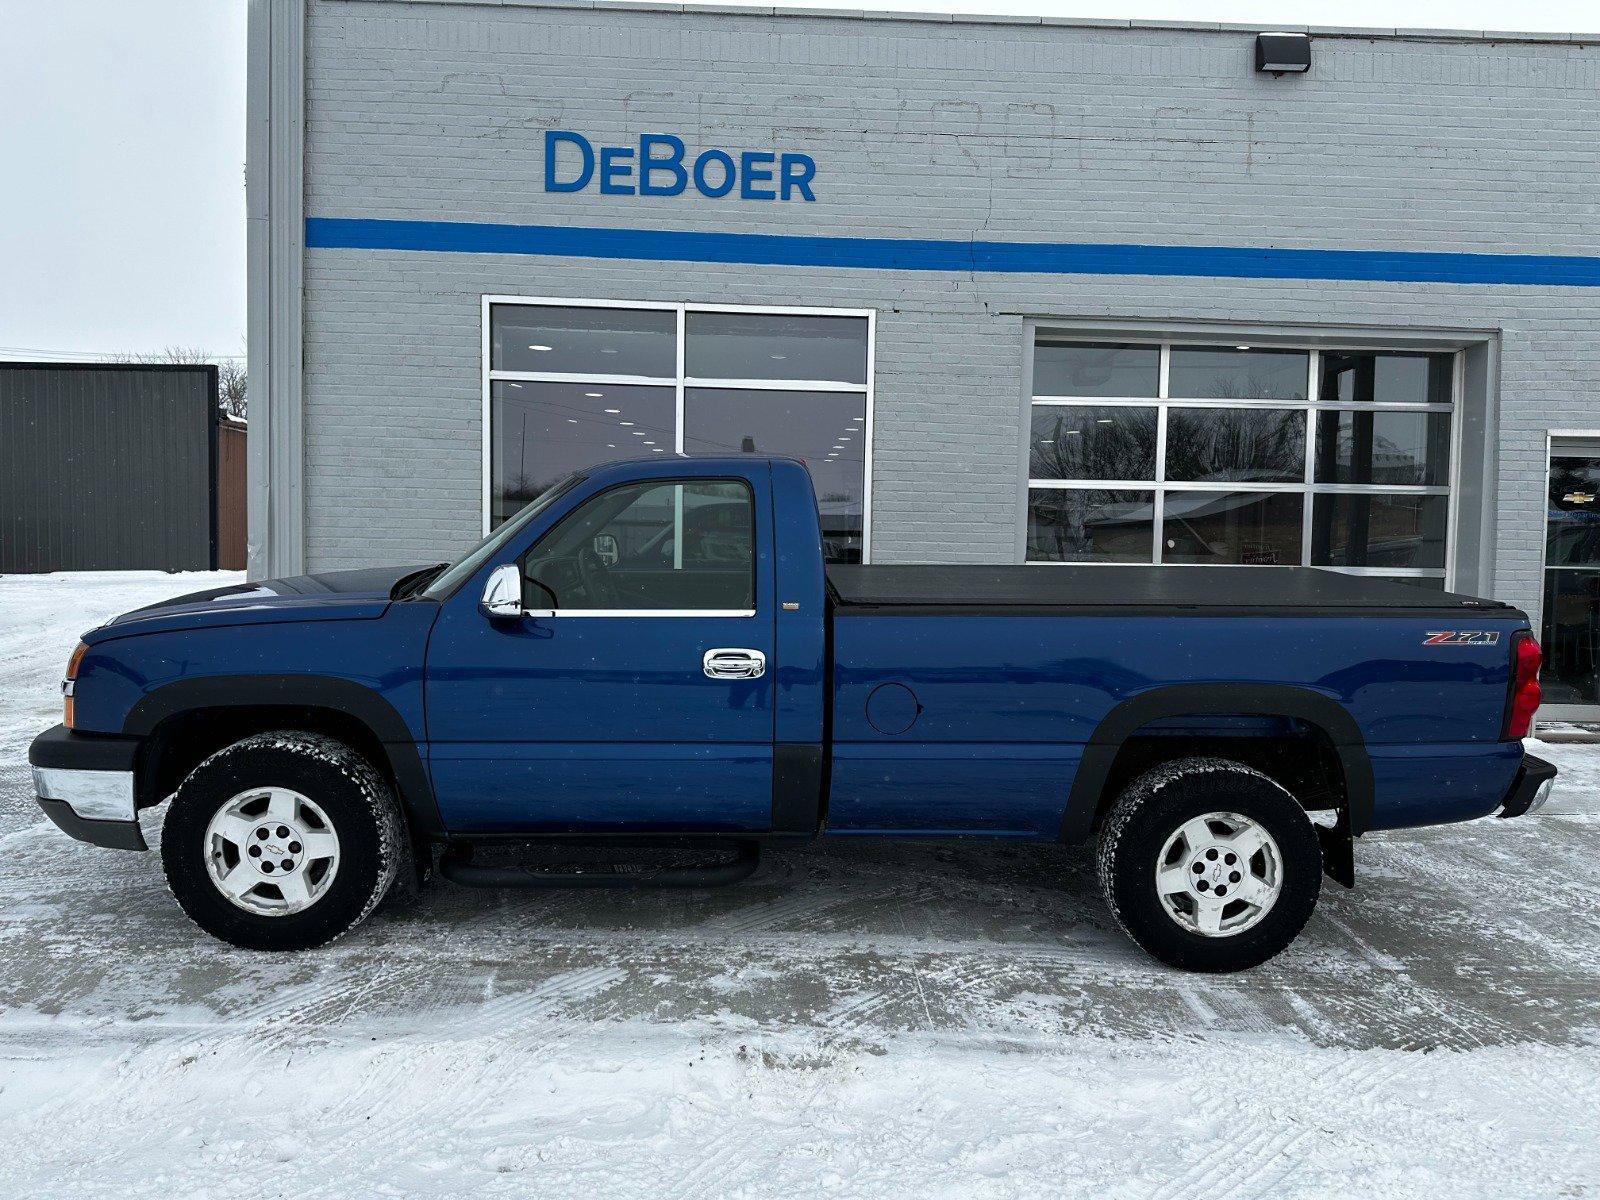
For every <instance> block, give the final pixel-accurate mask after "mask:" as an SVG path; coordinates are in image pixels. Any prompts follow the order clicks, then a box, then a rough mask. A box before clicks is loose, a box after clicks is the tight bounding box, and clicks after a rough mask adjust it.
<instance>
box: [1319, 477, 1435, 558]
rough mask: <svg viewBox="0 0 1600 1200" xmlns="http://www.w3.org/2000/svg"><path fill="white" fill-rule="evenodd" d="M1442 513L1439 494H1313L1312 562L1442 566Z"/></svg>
mask: <svg viewBox="0 0 1600 1200" xmlns="http://www.w3.org/2000/svg"><path fill="white" fill-rule="evenodd" d="M1448 512H1449V499H1448V497H1445V496H1414V495H1413V496H1393V495H1389V496H1386V495H1370V496H1359V495H1357V496H1352V495H1321V496H1318V497H1316V499H1315V502H1314V504H1313V507H1312V516H1311V562H1312V565H1314V566H1339V567H1439V568H1442V567H1443V566H1444V540H1445V539H1444V531H1445V521H1446V518H1447V516H1448Z"/></svg>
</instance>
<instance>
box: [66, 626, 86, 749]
mask: <svg viewBox="0 0 1600 1200" xmlns="http://www.w3.org/2000/svg"><path fill="white" fill-rule="evenodd" d="M88 649H89V647H88V646H86V645H84V644H83V643H82V642H79V643H78V648H77V649H76V650H74V651H73V652H72V657H71V658H69V659H68V660H67V677H66V678H65V679H63V680H62V681H61V700H62V716H61V723H62V724H63V725H65V726H66V727H67V728H68V729H71V728H72V718H73V712H72V693H73V690H74V689H75V687H76V686H77V682H78V665H79V664H80V663H81V662H83V656H84V654H85V653H87V652H88Z"/></svg>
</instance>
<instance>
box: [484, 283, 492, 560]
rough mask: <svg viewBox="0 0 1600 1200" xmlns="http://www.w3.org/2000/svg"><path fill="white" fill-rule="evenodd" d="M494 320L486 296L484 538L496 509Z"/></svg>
mask: <svg viewBox="0 0 1600 1200" xmlns="http://www.w3.org/2000/svg"><path fill="white" fill-rule="evenodd" d="M493 320H494V304H493V301H492V298H491V297H489V296H485V297H484V298H483V376H482V387H483V470H482V475H483V478H482V488H481V499H482V504H483V514H482V515H483V520H482V522H481V524H482V526H483V536H484V537H488V536H489V523H490V521H492V520H493V508H494V497H493V494H492V489H493V487H494V484H493V481H492V479H491V475H492V471H493V468H492V466H491V461H490V460H491V459H492V458H493V455H494V441H493V438H494V431H493V429H492V428H491V427H490V425H491V423H490V419H489V412H490V407H491V395H492V391H491V389H492V385H491V384H490V382H489V381H490V379H491V377H492V372H491V371H490V370H489V367H490V362H489V355H490V351H491V346H490V338H489V326H490V323H491V322H492V321H493Z"/></svg>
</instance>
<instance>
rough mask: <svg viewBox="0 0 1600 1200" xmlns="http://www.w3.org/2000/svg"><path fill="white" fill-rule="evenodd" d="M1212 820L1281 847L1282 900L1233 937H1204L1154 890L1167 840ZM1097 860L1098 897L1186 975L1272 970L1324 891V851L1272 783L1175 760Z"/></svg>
mask: <svg viewBox="0 0 1600 1200" xmlns="http://www.w3.org/2000/svg"><path fill="white" fill-rule="evenodd" d="M1213 813H1229V814H1235V813H1236V814H1239V815H1241V816H1243V817H1247V818H1249V819H1250V820H1251V821H1253V822H1255V823H1256V824H1257V825H1259V826H1260V827H1261V828H1262V829H1264V830H1265V831H1266V832H1267V833H1268V834H1270V835H1271V836H1272V839H1273V841H1275V842H1276V843H1277V848H1278V856H1279V859H1280V860H1281V876H1280V884H1279V890H1278V893H1277V898H1276V900H1274V901H1273V902H1272V903H1271V904H1270V906H1269V905H1265V904H1263V905H1262V906H1261V907H1262V908H1264V909H1265V912H1264V914H1263V915H1261V916H1260V917H1259V918H1257V920H1256V923H1255V924H1254V925H1251V926H1249V927H1248V928H1241V929H1240V930H1239V931H1238V932H1237V933H1232V934H1229V933H1226V932H1223V933H1220V934H1211V935H1207V934H1203V933H1199V932H1196V931H1195V930H1194V929H1191V928H1189V927H1187V926H1186V925H1184V924H1182V923H1180V917H1179V916H1175V915H1173V914H1172V913H1170V912H1169V911H1168V910H1167V908H1166V906H1165V905H1164V904H1163V903H1162V900H1161V896H1160V895H1159V894H1158V888H1157V884H1156V871H1157V867H1158V864H1159V862H1160V859H1161V855H1162V851H1163V849H1164V848H1165V847H1166V846H1167V843H1168V840H1169V839H1170V838H1172V837H1173V835H1174V834H1175V833H1176V832H1177V831H1178V830H1179V829H1180V828H1181V827H1182V826H1183V825H1184V824H1185V823H1186V822H1189V821H1193V820H1194V819H1195V818H1198V817H1204V816H1208V815H1210V814H1213ZM1181 846H1182V843H1180V847H1181ZM1097 858H1098V867H1099V875H1100V888H1101V891H1103V892H1104V893H1105V897H1106V903H1107V904H1109V905H1110V906H1111V912H1112V915H1113V916H1115V917H1116V919H1117V923H1118V924H1119V925H1121V926H1122V928H1123V930H1124V931H1125V932H1126V933H1127V935H1128V936H1129V937H1131V938H1132V939H1133V940H1134V941H1135V942H1137V943H1138V944H1139V945H1140V946H1141V947H1143V949H1145V950H1146V951H1147V952H1149V953H1150V954H1151V955H1153V956H1154V957H1156V958H1158V959H1160V960H1161V961H1162V962H1164V963H1166V964H1167V965H1169V966H1173V967H1179V968H1182V969H1183V970H1186V971H1211V972H1222V971H1243V970H1246V969H1248V968H1250V967H1254V966H1259V965H1260V964H1261V963H1264V962H1266V961H1267V960H1268V959H1269V958H1272V957H1273V956H1274V955H1276V954H1278V953H1279V952H1280V951H1282V950H1283V949H1284V948H1285V947H1287V946H1288V945H1289V943H1290V942H1292V941H1294V939H1295V938H1296V937H1297V936H1299V933H1300V931H1301V930H1302V929H1303V928H1305V924H1306V922H1307V921H1308V920H1309V919H1310V917H1311V910H1312V909H1313V908H1315V907H1316V903H1317V896H1318V895H1319V894H1320V892H1321V890H1322V846H1321V844H1320V843H1319V842H1318V840H1317V834H1316V830H1315V828H1314V827H1313V826H1312V824H1311V821H1310V819H1309V818H1308V817H1307V816H1306V814H1305V810H1304V809H1302V808H1301V806H1300V804H1299V803H1298V802H1297V801H1296V800H1295V798H1294V797H1293V796H1292V795H1290V794H1289V792H1288V791H1286V790H1285V789H1284V788H1283V787H1282V786H1281V785H1279V784H1278V783H1277V782H1276V781H1274V780H1272V779H1269V778H1268V777H1267V776H1265V775H1263V774H1262V773H1261V772H1259V771H1257V770H1255V769H1253V768H1251V767H1247V766H1245V765H1244V764H1243V763H1239V762H1234V761H1232V760H1230V759H1223V758H1185V759H1176V760H1174V761H1172V762H1168V763H1163V764H1161V765H1160V766H1158V767H1155V768H1153V769H1151V770H1149V771H1147V772H1145V774H1143V775H1141V776H1139V778H1137V779H1135V780H1134V781H1133V782H1132V783H1131V784H1129V785H1128V787H1127V788H1126V790H1124V791H1123V793H1122V795H1121V796H1119V797H1118V798H1117V801H1116V803H1115V805H1113V806H1112V809H1111V812H1110V813H1109V814H1108V816H1107V817H1106V820H1105V823H1104V825H1103V826H1102V828H1101V832H1100V842H1099V853H1098V856H1097ZM1196 865H1198V864H1196ZM1185 869H1186V870H1187V869H1189V868H1185ZM1223 882H1224V883H1226V882H1227V880H1223ZM1197 886H1203V885H1197ZM1169 890H1170V889H1169ZM1179 903H1190V902H1187V901H1181V900H1180V901H1179ZM1233 906H1234V907H1235V908H1241V907H1243V906H1241V905H1239V904H1238V902H1237V901H1234V902H1233ZM1192 911H1193V910H1192V908H1191V910H1190V912H1189V913H1185V914H1184V915H1185V916H1191V915H1192ZM1243 919H1248V914H1246V916H1245V917H1244V918H1243Z"/></svg>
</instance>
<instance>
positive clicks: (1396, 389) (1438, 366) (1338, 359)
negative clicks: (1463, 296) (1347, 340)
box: [1317, 351, 1453, 404]
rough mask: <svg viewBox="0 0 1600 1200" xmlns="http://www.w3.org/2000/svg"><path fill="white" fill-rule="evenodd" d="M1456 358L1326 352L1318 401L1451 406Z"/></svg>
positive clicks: (1446, 355) (1448, 356)
mask: <svg viewBox="0 0 1600 1200" xmlns="http://www.w3.org/2000/svg"><path fill="white" fill-rule="evenodd" d="M1452 358H1453V356H1452V355H1449V354H1360V353H1349V352H1343V351H1341V352H1332V351H1329V352H1324V354H1323V356H1322V381H1321V384H1320V386H1319V387H1318V390H1317V398H1318V399H1319V400H1321V401H1323V402H1324V403H1330V402H1334V401H1344V402H1346V403H1358V404H1367V403H1374V402H1375V403H1378V404H1448V403H1450V374H1451V371H1450V368H1451V360H1452Z"/></svg>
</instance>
